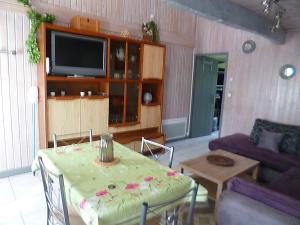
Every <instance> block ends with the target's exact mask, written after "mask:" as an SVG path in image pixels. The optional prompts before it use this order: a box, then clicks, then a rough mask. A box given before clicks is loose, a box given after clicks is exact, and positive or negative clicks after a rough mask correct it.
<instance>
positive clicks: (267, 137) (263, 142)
mask: <svg viewBox="0 0 300 225" xmlns="http://www.w3.org/2000/svg"><path fill="white" fill-rule="evenodd" d="M282 137H283V133H276V132H271V131H267V130H265V129H263V130H262V133H261V136H260V138H259V141H258V145H257V146H258V147H260V148H266V149H268V150H271V151H273V152H276V153H279V144H280V143H281V140H282Z"/></svg>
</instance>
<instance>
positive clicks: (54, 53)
mask: <svg viewBox="0 0 300 225" xmlns="http://www.w3.org/2000/svg"><path fill="white" fill-rule="evenodd" d="M106 47H107V41H106V40H105V39H102V38H96V37H88V36H82V35H76V34H68V33H63V32H57V31H52V32H51V74H55V75H72V76H105V74H106Z"/></svg>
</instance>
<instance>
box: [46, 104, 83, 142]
mask: <svg viewBox="0 0 300 225" xmlns="http://www.w3.org/2000/svg"><path fill="white" fill-rule="evenodd" d="M78 132H80V99H73V100H57V99H48V140H50V141H52V140H53V138H52V135H53V134H71V133H78Z"/></svg>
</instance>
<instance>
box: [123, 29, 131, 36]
mask: <svg viewBox="0 0 300 225" xmlns="http://www.w3.org/2000/svg"><path fill="white" fill-rule="evenodd" d="M129 35H130V32H129V30H127V29H125V30H123V31H121V36H122V37H124V38H128V37H129Z"/></svg>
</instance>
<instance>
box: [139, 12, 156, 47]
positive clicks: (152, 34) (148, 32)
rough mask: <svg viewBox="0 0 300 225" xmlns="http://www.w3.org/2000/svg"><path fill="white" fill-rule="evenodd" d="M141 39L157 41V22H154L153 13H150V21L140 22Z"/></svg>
mask: <svg viewBox="0 0 300 225" xmlns="http://www.w3.org/2000/svg"><path fill="white" fill-rule="evenodd" d="M142 33H143V39H144V40H145V41H150V42H155V43H158V42H159V31H158V27H157V24H156V23H155V22H154V15H153V14H151V15H150V21H148V22H145V23H143V24H142Z"/></svg>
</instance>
